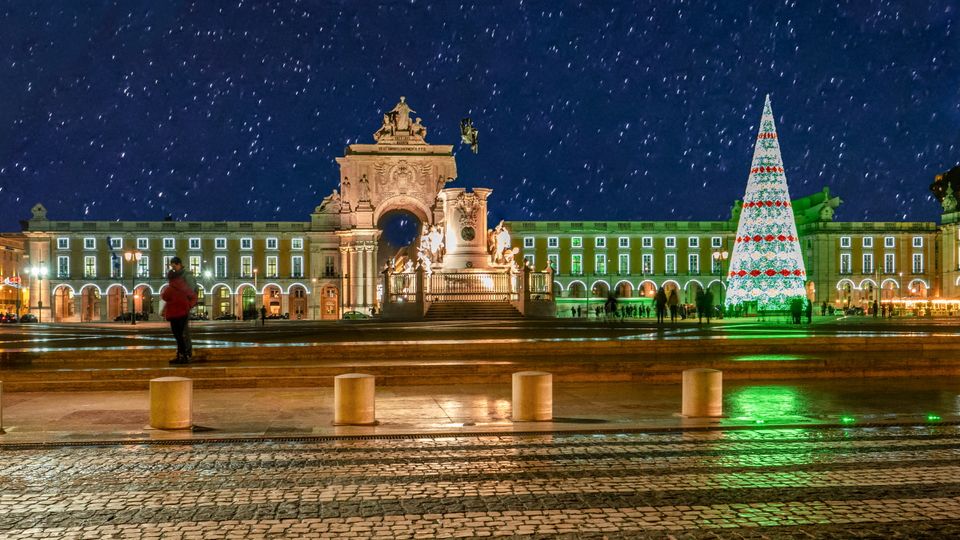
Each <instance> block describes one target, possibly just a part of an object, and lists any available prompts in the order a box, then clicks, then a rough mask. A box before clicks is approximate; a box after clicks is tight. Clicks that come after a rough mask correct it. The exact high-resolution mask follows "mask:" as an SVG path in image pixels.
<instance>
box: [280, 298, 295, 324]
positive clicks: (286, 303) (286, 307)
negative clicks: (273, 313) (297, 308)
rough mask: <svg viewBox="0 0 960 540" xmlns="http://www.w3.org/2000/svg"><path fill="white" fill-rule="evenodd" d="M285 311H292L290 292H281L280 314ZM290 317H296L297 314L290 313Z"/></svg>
mask: <svg viewBox="0 0 960 540" xmlns="http://www.w3.org/2000/svg"><path fill="white" fill-rule="evenodd" d="M284 313H290V293H280V315H283V314H284ZM290 318H291V319H296V318H297V316H296V314H294V313H290Z"/></svg>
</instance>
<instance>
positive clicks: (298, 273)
mask: <svg viewBox="0 0 960 540" xmlns="http://www.w3.org/2000/svg"><path fill="white" fill-rule="evenodd" d="M300 242H301V244H302V243H303V240H301V241H300ZM301 247H302V246H301ZM290 262H291V265H290V267H291V268H290V277H303V255H294V256H293V257H292V258H291V259H290Z"/></svg>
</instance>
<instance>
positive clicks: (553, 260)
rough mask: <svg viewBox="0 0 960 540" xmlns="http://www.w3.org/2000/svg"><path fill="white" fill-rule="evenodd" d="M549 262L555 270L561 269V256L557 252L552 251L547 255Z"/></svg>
mask: <svg viewBox="0 0 960 540" xmlns="http://www.w3.org/2000/svg"><path fill="white" fill-rule="evenodd" d="M547 264H548V265H550V268H553V271H554V272H559V271H560V256H559V255H557V254H556V253H550V254H549V255H547Z"/></svg>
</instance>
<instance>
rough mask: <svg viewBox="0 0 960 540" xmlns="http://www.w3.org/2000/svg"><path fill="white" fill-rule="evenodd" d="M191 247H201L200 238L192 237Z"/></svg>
mask: <svg viewBox="0 0 960 540" xmlns="http://www.w3.org/2000/svg"><path fill="white" fill-rule="evenodd" d="M190 249H200V239H199V238H191V239H190Z"/></svg>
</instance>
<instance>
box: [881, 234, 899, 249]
mask: <svg viewBox="0 0 960 540" xmlns="http://www.w3.org/2000/svg"><path fill="white" fill-rule="evenodd" d="M896 245H897V244H896V240H894V239H893V237H892V236H884V237H883V247H887V248H892V247H896Z"/></svg>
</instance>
